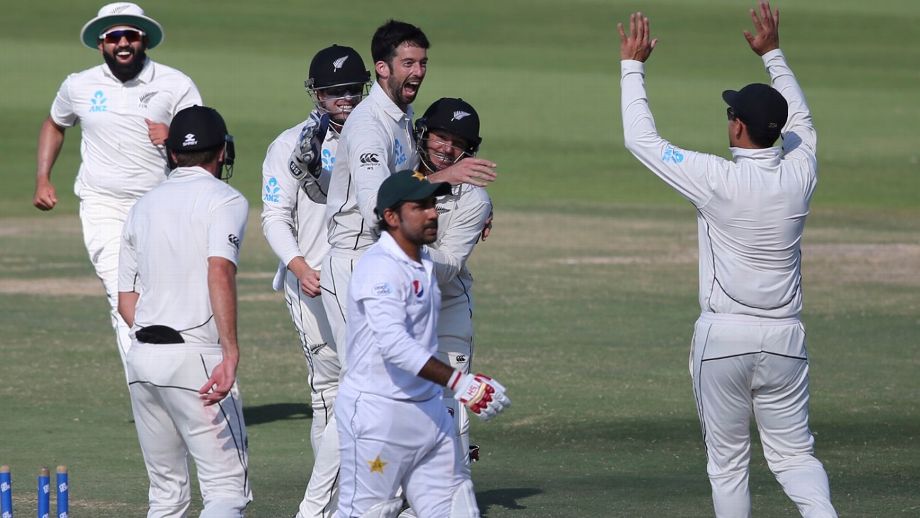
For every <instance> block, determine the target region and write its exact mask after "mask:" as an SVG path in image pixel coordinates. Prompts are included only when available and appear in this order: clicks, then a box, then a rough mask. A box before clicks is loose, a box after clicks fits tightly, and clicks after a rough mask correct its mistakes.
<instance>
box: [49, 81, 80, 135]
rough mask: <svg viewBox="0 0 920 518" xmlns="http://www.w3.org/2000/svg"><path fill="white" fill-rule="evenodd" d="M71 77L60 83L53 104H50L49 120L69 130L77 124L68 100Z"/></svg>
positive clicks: (71, 105)
mask: <svg viewBox="0 0 920 518" xmlns="http://www.w3.org/2000/svg"><path fill="white" fill-rule="evenodd" d="M73 76H74V75H73V74H71V75H69V76H67V79H65V80H64V82H63V83H61V87H60V88H59V89H58V92H57V95H55V96H54V102H53V103H51V120H53V121H54V123H55V124H57V125H58V126H60V127H62V128H69V127H71V126H73V125H74V124H76V123H77V114H76V113H75V112H74V109H73V102H72V101H71V99H70V80H71V78H72V77H73Z"/></svg>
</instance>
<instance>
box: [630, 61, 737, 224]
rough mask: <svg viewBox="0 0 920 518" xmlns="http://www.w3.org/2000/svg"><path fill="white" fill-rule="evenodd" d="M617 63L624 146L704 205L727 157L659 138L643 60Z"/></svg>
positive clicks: (683, 192)
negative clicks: (650, 107) (701, 151)
mask: <svg viewBox="0 0 920 518" xmlns="http://www.w3.org/2000/svg"><path fill="white" fill-rule="evenodd" d="M620 67H621V78H620V84H621V89H622V106H621V108H622V112H623V137H624V140H625V142H626V149H628V150H629V151H630V152H631V153H632V154H633V155H634V156H635V157H636V158H638V159H639V161H640V162H642V164H643V165H645V167H647V168H649V169H650V170H651V171H652V172H653V173H655V174H656V175H657V176H658V177H659V178H661V179H662V180H664V182H665V183H667V184H668V185H670V186H671V187H672V188H673V189H674V190H676V191H677V192H678V193H680V195H681V196H683V197H684V198H686V199H688V200H690V202H691V203H693V204H694V205H695V206H697V207H702V206H704V205H706V203H708V202H709V200H710V199H711V198H712V194H713V191H714V190H715V186H716V184H717V182H718V174H717V173H718V171H720V170H722V169H723V168H725V165H726V164H727V162H728V161H727V160H725V159H723V158H721V157H717V156H715V155H709V154H706V153H697V152H695V151H687V150H684V149H680V148H678V147H676V146H674V145H672V144H671V143H670V142H668V141H667V140H665V139H663V138H661V136H660V135H658V130H657V129H656V128H655V119H654V118H653V117H652V112H651V110H650V109H649V104H648V97H647V95H646V92H645V66H644V64H643V63H641V62H639V61H634V60H623V61H621V62H620Z"/></svg>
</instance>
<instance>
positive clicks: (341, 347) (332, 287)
mask: <svg viewBox="0 0 920 518" xmlns="http://www.w3.org/2000/svg"><path fill="white" fill-rule="evenodd" d="M357 262H358V259H357V257H355V258H351V257H335V256H333V255H332V254H331V253H329V254H326V257H324V258H323V267H322V269H321V270H320V274H319V282H320V285H321V286H322V292H323V294H322V297H323V307H324V308H325V309H326V318H327V320H328V321H329V327H330V328H332V336H333V337H334V340H335V346H336V352H337V353H338V356H339V365H341V367H342V371H343V372H344V371H345V369H346V368H347V363H348V360H347V352H346V350H345V344H346V342H347V338H348V328H347V327H346V326H345V319H346V315H345V313H346V310H347V309H348V283H349V282H351V272H352V270H353V269H354V267H355V263H357Z"/></svg>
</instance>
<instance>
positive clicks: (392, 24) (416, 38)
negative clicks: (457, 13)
mask: <svg viewBox="0 0 920 518" xmlns="http://www.w3.org/2000/svg"><path fill="white" fill-rule="evenodd" d="M407 42H408V43H411V44H412V45H414V46H416V47H421V48H423V49H427V48H429V47H430V46H431V44H430V43H428V38H427V37H426V36H425V33H424V32H422V30H421V29H419V28H418V27H416V26H415V25H412V24H411V23H406V22H400V21H396V20H388V21H387V22H386V23H385V24H383V25H381V26H380V27H378V28H377V32H375V33H374V38H373V39H371V57H372V58H373V59H374V63H376V62H378V61H385V62H387V63H389V62H390V60H391V59H393V56H395V55H396V49H397V48H398V47H399V46H400V45H402V44H403V43H407Z"/></svg>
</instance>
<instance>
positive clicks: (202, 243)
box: [118, 167, 249, 344]
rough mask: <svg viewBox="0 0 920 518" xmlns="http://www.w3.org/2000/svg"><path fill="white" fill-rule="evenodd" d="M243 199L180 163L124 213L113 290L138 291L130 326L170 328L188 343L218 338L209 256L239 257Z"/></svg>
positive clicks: (244, 212)
mask: <svg viewBox="0 0 920 518" xmlns="http://www.w3.org/2000/svg"><path fill="white" fill-rule="evenodd" d="M248 212H249V204H248V203H247V202H246V198H244V197H243V195H242V194H240V193H239V191H237V190H236V189H234V188H233V187H230V186H229V185H227V184H226V183H224V182H222V181H220V180H218V179H217V178H215V177H214V176H213V175H211V173H209V172H207V171H206V170H204V169H202V168H200V167H180V168H178V169H175V170H173V171H172V172H171V173H170V175H169V179H167V180H166V181H165V182H163V183H162V184H160V185H159V186H157V187H155V188H154V189H152V190H151V191H150V192H148V193H147V194H145V195H144V196H142V197H141V199H139V200H138V201H137V203H136V204H134V207H132V209H131V211H130V212H129V213H128V219H127V221H125V226H124V231H123V233H122V241H121V252H120V254H119V265H118V291H120V292H130V291H134V292H138V293H140V298H139V299H138V302H137V307H136V313H135V320H134V327H133V328H132V332H135V331H137V329H138V328H140V327H147V326H150V325H165V326H169V327H171V328H173V329H175V330H177V331H180V332H181V333H182V336H183V338H184V339H185V341H186V342H188V343H206V344H216V343H218V337H219V335H218V333H217V324H216V322H215V321H214V313H213V311H212V310H211V300H210V295H209V291H208V261H207V259H208V258H209V257H223V258H224V259H227V260H229V261H232V262H233V263H234V264H238V262H239V254H240V245H241V244H242V241H243V234H244V232H245V230H246V217H247V215H248Z"/></svg>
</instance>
